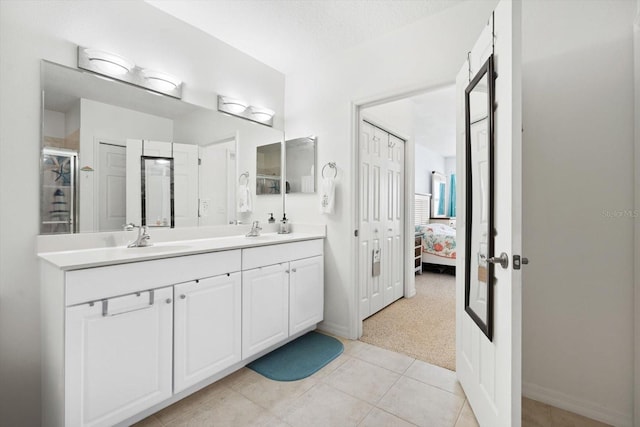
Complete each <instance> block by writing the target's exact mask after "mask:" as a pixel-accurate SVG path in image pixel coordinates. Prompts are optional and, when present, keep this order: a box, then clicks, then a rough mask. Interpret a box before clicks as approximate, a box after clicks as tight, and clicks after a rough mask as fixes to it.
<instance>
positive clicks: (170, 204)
mask: <svg viewBox="0 0 640 427" xmlns="http://www.w3.org/2000/svg"><path fill="white" fill-rule="evenodd" d="M140 166H141V177H142V197H141V203H142V225H143V226H144V225H146V226H148V227H171V228H173V227H174V224H175V217H174V200H173V189H174V187H173V185H174V181H173V158H172V157H151V156H142V157H140Z"/></svg>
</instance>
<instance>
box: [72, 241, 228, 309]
mask: <svg viewBox="0 0 640 427" xmlns="http://www.w3.org/2000/svg"><path fill="white" fill-rule="evenodd" d="M240 262H241V254H240V250H239V249H238V250H232V251H222V252H211V253H206V254H198V255H187V256H180V257H173V258H164V259H156V260H152V261H142V262H132V263H128V264H119V265H110V266H107V267H96V268H86V269H83V270H74V271H68V272H67V273H66V277H65V279H66V288H65V290H66V294H65V304H66V305H67V306H69V305H75V304H80V303H83V302H87V301H96V300H100V299H104V298H110V297H114V296H118V295H126V294H130V293H132V292H138V291H144V290H148V289H154V288H161V287H164V286H170V285H175V284H177V283H183V282H188V281H190V280H196V279H204V278H206V277H212V276H218V275H220V274H225V273H233V272H236V271H240Z"/></svg>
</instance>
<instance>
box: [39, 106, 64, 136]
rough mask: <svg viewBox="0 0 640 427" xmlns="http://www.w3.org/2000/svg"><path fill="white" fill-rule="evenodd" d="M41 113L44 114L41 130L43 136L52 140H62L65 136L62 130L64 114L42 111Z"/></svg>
mask: <svg viewBox="0 0 640 427" xmlns="http://www.w3.org/2000/svg"><path fill="white" fill-rule="evenodd" d="M42 113H43V114H44V117H43V121H44V126H43V128H42V135H43V136H50V137H52V138H64V137H65V136H67V134H66V133H65V130H64V129H65V124H64V122H65V117H64V113H60V112H59V111H52V110H44V111H43V112H42Z"/></svg>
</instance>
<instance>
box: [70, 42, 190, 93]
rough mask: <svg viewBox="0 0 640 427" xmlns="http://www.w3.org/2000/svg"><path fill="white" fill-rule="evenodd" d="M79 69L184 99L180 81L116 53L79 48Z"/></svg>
mask: <svg viewBox="0 0 640 427" xmlns="http://www.w3.org/2000/svg"><path fill="white" fill-rule="evenodd" d="M78 68H81V69H83V70H87V71H91V72H93V73H96V74H100V75H102V76H107V77H109V78H111V79H115V80H119V81H122V82H126V83H129V84H132V85H134V86H139V87H142V88H145V89H148V90H150V91H153V92H156V93H159V94H162V95H169V96H172V97H174V98H178V99H180V98H182V82H181V81H180V79H178V78H177V77H174V76H172V75H171V74H167V73H164V72H160V71H153V70H147V69H143V68H140V67H138V66H136V65H135V64H134V63H133V62H131V61H130V60H128V59H126V58H124V57H122V56H120V55H116V54H115V53H111V52H106V51H103V50H100V49H93V48H86V47H82V46H78Z"/></svg>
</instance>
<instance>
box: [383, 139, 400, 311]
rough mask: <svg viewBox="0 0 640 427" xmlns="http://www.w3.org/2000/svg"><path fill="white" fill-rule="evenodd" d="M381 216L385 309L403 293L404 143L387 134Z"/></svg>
mask: <svg viewBox="0 0 640 427" xmlns="http://www.w3.org/2000/svg"><path fill="white" fill-rule="evenodd" d="M384 151H385V153H386V159H387V161H386V165H385V166H386V176H387V177H386V180H385V181H386V182H385V184H386V185H385V193H386V195H385V196H386V197H385V198H386V203H385V209H384V211H385V215H384V230H383V231H384V250H383V254H382V255H383V259H384V261H385V263H384V268H383V270H384V273H385V276H384V305H385V306H387V305H389V304H391V303H392V302H394V301H395V300H397V299H398V298H400V297H401V296H402V295H403V293H404V281H403V277H404V268H403V267H404V256H403V255H404V251H403V248H404V238H403V236H404V227H403V224H404V221H403V218H404V141H403V140H401V139H400V138H398V137H396V136H394V135H391V134H388V138H387V146H386V148H385V149H384Z"/></svg>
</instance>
